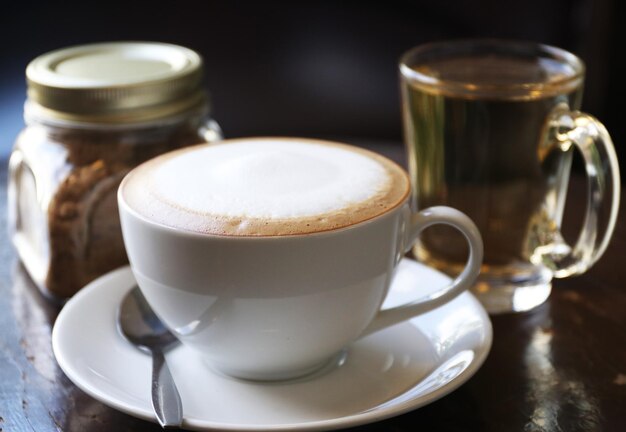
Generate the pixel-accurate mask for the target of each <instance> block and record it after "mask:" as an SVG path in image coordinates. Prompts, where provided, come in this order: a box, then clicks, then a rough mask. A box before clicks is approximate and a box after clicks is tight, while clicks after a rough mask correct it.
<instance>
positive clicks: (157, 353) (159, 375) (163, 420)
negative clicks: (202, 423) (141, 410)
mask: <svg viewBox="0 0 626 432" xmlns="http://www.w3.org/2000/svg"><path fill="white" fill-rule="evenodd" d="M152 407H153V408H154V412H155V413H156V416H157V420H158V421H159V424H160V425H161V427H162V428H164V429H165V428H168V427H179V426H180V425H181V423H182V422H183V405H182V403H181V401H180V395H179V394H178V390H177V389H176V384H174V379H173V378H172V374H171V372H170V369H169V368H168V367H167V363H166V362H165V357H164V356H163V352H162V351H161V350H154V351H152Z"/></svg>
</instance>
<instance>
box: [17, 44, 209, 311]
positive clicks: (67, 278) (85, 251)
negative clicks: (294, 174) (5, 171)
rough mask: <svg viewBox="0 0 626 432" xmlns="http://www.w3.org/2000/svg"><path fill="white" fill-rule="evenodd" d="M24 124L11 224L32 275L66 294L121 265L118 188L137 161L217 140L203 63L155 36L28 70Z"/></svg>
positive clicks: (59, 56)
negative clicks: (204, 85) (151, 39)
mask: <svg viewBox="0 0 626 432" xmlns="http://www.w3.org/2000/svg"><path fill="white" fill-rule="evenodd" d="M26 75H27V79H28V99H27V101H26V104H25V109H24V119H25V123H26V127H25V128H24V130H23V131H22V132H21V133H20V135H19V136H18V138H17V140H16V143H15V146H14V149H13V152H12V154H11V158H10V162H9V230H10V234H11V238H12V241H13V244H14V245H15V247H16V249H17V252H18V254H19V256H20V258H21V260H22V262H23V263H24V266H25V268H26V270H27V271H28V273H29V274H30V276H31V278H32V279H33V281H34V282H35V283H36V284H37V285H38V286H39V288H40V289H41V290H42V291H43V292H44V293H45V294H48V295H50V296H52V297H54V298H61V299H62V298H67V297H69V296H71V295H73V294H74V293H76V292H77V291H78V290H79V289H80V288H81V287H83V286H84V285H85V284H87V283H88V282H90V281H92V280H93V279H95V278H97V277H98V276H100V275H102V274H104V273H106V272H108V271H110V270H113V269H115V268H117V267H120V266H122V265H124V264H126V263H127V258H126V253H125V250H124V244H123V241H122V234H121V230H120V224H119V217H118V210H117V187H118V186H119V183H120V181H121V180H122V178H123V177H124V175H126V173H127V172H128V171H130V170H131V169H132V168H133V167H135V166H136V165H138V164H140V163H142V162H144V161H146V160H148V159H150V158H152V157H154V156H157V155H159V154H161V153H164V152H167V151H170V150H174V149H177V148H180V147H184V146H188V145H193V144H199V143H204V142H213V141H216V140H219V139H220V138H221V131H220V129H219V126H218V125H217V123H216V122H215V121H213V120H211V118H210V117H209V109H208V97H207V94H206V92H205V91H204V90H203V88H202V61H201V58H200V57H199V56H198V54H196V53H195V52H193V51H191V50H189V49H186V48H183V47H179V46H175V45H169V44H160V43H125V42H121V43H109V44H94V45H86V46H80V47H74V48H68V49H63V50H59V51H54V52H51V53H48V54H44V55H43V56H41V57H38V58H36V59H35V60H33V61H32V62H31V63H30V64H29V66H28V68H27V70H26Z"/></svg>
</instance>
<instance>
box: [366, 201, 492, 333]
mask: <svg viewBox="0 0 626 432" xmlns="http://www.w3.org/2000/svg"><path fill="white" fill-rule="evenodd" d="M440 223H442V224H446V225H451V226H452V227H454V228H456V229H457V230H459V231H460V232H461V233H462V234H463V235H464V236H465V239H466V240H467V243H468V244H469V256H468V258H467V262H466V264H465V268H464V269H463V271H462V272H461V274H459V275H458V276H457V277H456V279H454V280H453V281H452V283H451V284H450V285H449V286H447V287H445V288H443V289H441V290H439V291H437V292H434V293H432V294H429V295H427V296H425V297H423V298H419V299H417V300H415V301H413V302H410V303H407V304H405V305H402V306H397V307H393V308H390V309H383V310H381V311H379V312H378V314H377V315H376V316H375V317H374V320H373V321H372V322H371V323H370V325H369V326H368V327H366V328H365V330H364V331H363V333H362V334H361V336H360V337H363V336H366V335H368V334H370V333H374V332H376V331H378V330H381V329H383V328H385V327H389V326H390V325H393V324H397V323H399V322H402V321H406V320H408V319H410V318H413V317H414V316H417V315H420V314H423V313H425V312H428V311H431V310H433V309H435V308H437V307H439V306H441V305H443V304H444V303H447V302H449V301H450V300H452V299H453V298H455V297H456V296H458V295H459V294H461V293H462V292H463V291H465V290H466V289H468V288H470V287H471V286H472V284H473V283H474V281H475V280H476V277H477V276H478V274H479V273H480V266H481V264H482V260H483V241H482V238H481V237H480V233H479V231H478V228H476V225H474V222H472V220H471V219H470V218H468V217H467V216H466V215H465V214H463V213H461V212H460V211H458V210H455V209H453V208H450V207H445V206H437V207H430V208H427V209H424V210H422V211H420V212H419V213H415V214H412V215H411V216H410V223H409V229H408V230H407V233H406V235H405V237H406V240H405V242H404V245H403V246H404V251H405V252H407V251H408V250H410V249H411V247H412V246H413V243H415V241H416V240H417V238H418V237H419V234H420V233H421V232H422V231H423V230H424V229H426V228H428V227H429V226H431V225H435V224H440Z"/></svg>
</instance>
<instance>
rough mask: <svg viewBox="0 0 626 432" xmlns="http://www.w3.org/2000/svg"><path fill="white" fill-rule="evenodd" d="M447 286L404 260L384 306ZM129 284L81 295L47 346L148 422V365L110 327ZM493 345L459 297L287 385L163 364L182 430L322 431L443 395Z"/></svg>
mask: <svg viewBox="0 0 626 432" xmlns="http://www.w3.org/2000/svg"><path fill="white" fill-rule="evenodd" d="M448 280H449V279H448V278H447V277H446V276H443V275H441V274H440V273H438V272H436V271H434V270H432V269H429V268H427V267H424V266H423V265H421V264H418V263H416V262H414V261H411V260H407V259H404V260H403V261H402V262H401V263H400V266H399V268H398V272H397V275H396V278H395V281H394V283H393V285H392V288H391V292H390V294H389V296H388V298H387V301H386V303H385V306H392V305H395V304H400V303H404V302H406V301H409V300H412V299H416V298H417V297H420V296H421V295H425V294H427V293H428V292H430V291H434V290H436V288H437V287H442V286H443V285H444V284H446V283H447V282H448ZM133 284H134V278H133V276H132V273H131V272H130V269H129V268H128V267H125V268H121V269H119V270H116V271H114V272H111V273H109V274H108V275H105V276H103V277H101V278H100V279H98V280H96V281H94V282H92V283H91V284H89V285H88V286H87V287H85V288H84V289H83V290H81V291H80V292H79V293H78V294H77V295H76V296H74V297H73V298H72V299H71V300H70V301H69V302H67V304H66V305H65V307H64V308H63V310H62V311H61V313H60V314H59V317H58V318H57V320H56V323H55V325H54V330H53V332H52V346H53V349H54V354H55V356H56V358H57V361H58V362H59V365H60V366H61V368H62V369H63V371H64V372H65V373H66V375H67V376H68V377H69V378H70V380H72V381H73V382H74V383H75V384H76V385H77V386H78V387H80V388H81V389H82V390H84V391H85V392H86V393H88V394H89V395H91V396H93V397H94V398H96V399H98V400H100V401H101V402H103V403H104V404H106V405H109V406H111V407H113V408H116V409H118V410H120V411H124V412H126V413H128V414H130V415H133V416H136V417H140V418H143V419H146V420H151V421H156V419H155V417H154V415H153V413H152V406H151V403H150V368H151V361H150V358H149V357H148V356H147V355H145V354H143V353H141V352H140V351H138V350H137V349H135V348H134V347H132V346H131V345H129V344H128V343H127V342H126V341H125V340H124V339H123V338H122V336H121V335H120V334H119V333H118V332H117V329H116V324H115V316H116V309H117V307H118V304H119V303H120V301H121V299H122V297H123V296H124V294H125V293H126V292H127V290H128V289H130V287H131V286H132V285H133ZM417 285H420V287H419V288H418V286H417ZM422 287H423V288H422ZM426 287H428V288H427V289H426ZM491 337H492V330H491V323H490V321H489V318H488V316H487V313H486V312H485V310H484V309H483V308H482V307H481V305H480V304H479V303H478V301H477V300H476V299H475V298H474V297H473V296H472V295H471V294H469V293H465V294H462V295H461V296H459V297H457V298H456V299H455V300H454V301H452V302H450V303H448V304H447V305H445V306H443V307H441V308H439V309H437V310H434V311H432V312H429V313H428V314H425V315H423V316H420V317H418V318H414V319H413V320H411V321H408V322H406V323H402V324H398V325H396V326H393V327H390V328H388V329H385V330H382V331H380V332H378V333H375V334H372V335H370V336H368V337H366V338H363V339H361V340H358V341H357V342H355V343H353V344H352V345H351V346H349V347H348V348H347V349H346V353H345V356H344V357H343V358H342V360H340V361H338V362H337V363H336V364H334V365H332V366H331V367H329V368H327V369H326V370H325V371H323V372H319V373H317V374H315V375H313V376H310V377H308V378H303V379H299V380H295V381H287V382H278V383H262V382H249V381H242V380H238V379H234V378H230V377H227V376H224V375H221V374H219V373H216V372H213V371H212V370H210V369H209V368H208V367H207V366H205V365H204V363H202V361H201V360H200V359H199V358H198V357H197V356H196V355H195V354H193V353H192V352H191V351H189V350H188V349H186V348H185V347H179V348H177V349H175V350H173V351H171V352H170V353H168V355H167V361H168V364H169V365H170V368H171V370H172V374H173V376H174V380H175V381H176V384H177V385H178V389H179V391H180V394H181V398H182V402H183V409H184V413H185V419H184V424H183V427H185V428H188V429H195V430H206V429H221V430H229V431H252V430H255V431H260V430H263V431H270V430H281V431H286V430H288V431H294V430H298V431H302V430H326V429H338V428H344V427H350V426H356V425H359V424H364V423H370V422H373V421H377V420H381V419H384V418H388V417H391V416H395V415H398V414H401V413H404V412H407V411H410V410H413V409H415V408H418V407H421V406H423V405H426V404H428V403H430V402H432V401H434V400H436V399H439V398H441V397H442V396H444V395H446V394H448V393H450V392H451V391H453V390H454V389H456V388H457V387H459V386H460V385H461V384H463V383H464V382H465V381H467V380H468V379H469V378H470V377H471V376H472V375H473V374H474V373H475V372H476V371H477V370H478V368H479V367H480V366H481V364H482V363H483V361H484V360H485V358H486V356H487V353H488V352H489V349H490V347H491Z"/></svg>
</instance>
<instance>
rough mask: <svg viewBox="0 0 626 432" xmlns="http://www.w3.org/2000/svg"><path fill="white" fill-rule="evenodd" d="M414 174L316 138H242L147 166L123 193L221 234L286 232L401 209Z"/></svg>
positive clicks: (170, 220)
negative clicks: (409, 179)
mask: <svg viewBox="0 0 626 432" xmlns="http://www.w3.org/2000/svg"><path fill="white" fill-rule="evenodd" d="M407 193H408V179H407V178H406V175H405V174H404V173H403V171H402V170H401V169H400V168H399V167H397V166H396V165H395V164H394V163H392V162H390V161H388V160H386V159H384V158H382V157H380V156H378V155H375V154H373V153H370V152H367V151H365V150H361V149H357V148H354V147H349V146H344V145H338V144H334V143H327V142H323V141H315V140H304V139H302V140H300V139H297V140H296V139H243V140H231V141H224V142H223V143H221V144H218V145H206V146H196V147H193V148H191V149H184V150H181V151H177V152H173V153H170V154H166V155H163V156H161V157H158V158H156V159H154V160H152V161H149V162H147V163H146V164H143V165H142V166H140V167H139V168H137V169H136V170H134V171H133V172H132V173H131V174H130V175H129V176H128V178H127V179H126V181H125V182H124V186H123V195H124V198H125V200H126V202H127V203H128V204H129V205H130V207H132V208H133V209H134V210H135V211H137V212H138V213H140V214H141V215H143V216H145V217H147V218H149V219H152V220H154V221H155V222H158V223H161V224H164V225H167V226H171V227H174V228H179V229H184V230H189V231H196V232H202V233H208V234H221V235H288V234H304V233H310V232H316V231H325V230H328V229H335V228H340V227H344V226H348V225H351V224H354V223H358V222H362V221H364V220H367V219H370V218H372V217H374V216H376V215H379V214H381V213H384V212H386V211H387V210H388V209H390V208H393V207H395V206H396V205H397V204H398V203H399V202H401V201H402V200H403V198H404V197H405V196H406V194H407Z"/></svg>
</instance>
